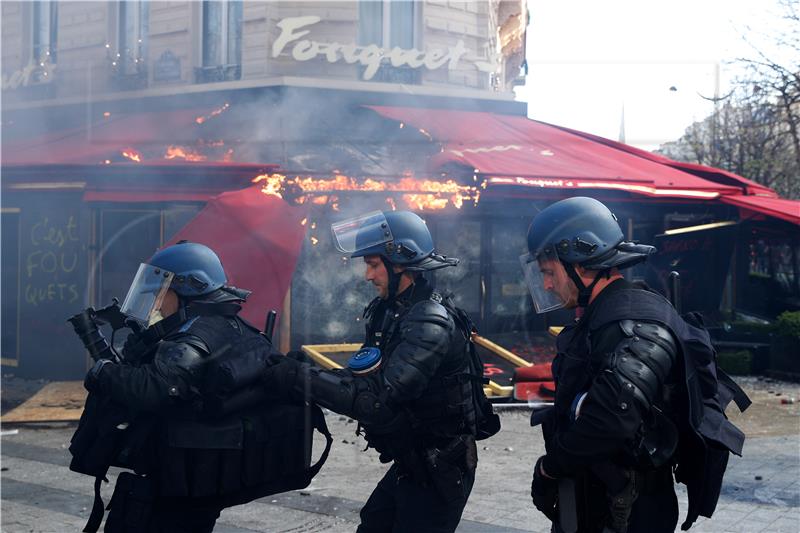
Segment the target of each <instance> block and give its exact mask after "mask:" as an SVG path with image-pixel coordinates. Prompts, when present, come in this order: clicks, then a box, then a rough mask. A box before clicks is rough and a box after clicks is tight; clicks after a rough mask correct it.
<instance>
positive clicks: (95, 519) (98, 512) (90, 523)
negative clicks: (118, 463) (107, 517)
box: [83, 469, 108, 533]
mask: <svg viewBox="0 0 800 533" xmlns="http://www.w3.org/2000/svg"><path fill="white" fill-rule="evenodd" d="M106 472H108V469H106ZM104 481H105V482H106V483H108V478H106V474H105V472H104V473H103V474H102V475H98V476H97V477H95V478H94V503H92V511H91V512H90V513H89V519H88V520H87V521H86V525H85V526H84V527H83V533H96V532H97V530H98V529H100V523H101V522H102V521H103V514H105V506H104V504H103V497H102V496H101V495H100V485H101V484H102V483H103V482H104Z"/></svg>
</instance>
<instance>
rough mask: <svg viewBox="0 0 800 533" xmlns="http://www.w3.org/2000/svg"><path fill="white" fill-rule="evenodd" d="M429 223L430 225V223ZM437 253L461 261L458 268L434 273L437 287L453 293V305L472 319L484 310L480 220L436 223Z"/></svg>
mask: <svg viewBox="0 0 800 533" xmlns="http://www.w3.org/2000/svg"><path fill="white" fill-rule="evenodd" d="M429 223H430V222H429ZM434 242H435V243H437V246H436V250H437V251H438V252H441V253H443V254H444V255H446V256H449V257H457V258H458V259H460V263H459V264H458V266H456V267H454V268H443V269H442V270H436V271H434V273H433V276H434V281H435V285H436V287H437V288H438V289H440V290H442V291H444V292H452V293H453V303H455V304H456V305H457V306H458V307H460V308H461V309H463V310H464V311H466V312H467V313H469V314H470V316H471V317H472V319H473V320H477V319H478V318H479V317H480V310H481V224H480V222H478V221H477V220H463V219H459V218H445V219H442V220H440V221H438V222H437V224H436V228H435V234H434Z"/></svg>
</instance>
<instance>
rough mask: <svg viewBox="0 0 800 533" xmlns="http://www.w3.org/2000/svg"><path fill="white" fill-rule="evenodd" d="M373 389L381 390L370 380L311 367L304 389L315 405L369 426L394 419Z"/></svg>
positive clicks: (392, 413)
mask: <svg viewBox="0 0 800 533" xmlns="http://www.w3.org/2000/svg"><path fill="white" fill-rule="evenodd" d="M373 389H378V385H377V382H374V380H372V379H371V378H370V377H354V376H350V375H348V374H346V373H344V372H331V371H329V370H322V369H320V368H309V369H308V372H307V374H306V379H305V390H306V391H307V392H308V394H310V396H311V398H312V399H313V401H314V402H315V403H317V404H319V405H321V406H322V407H326V408H328V409H330V410H331V411H333V412H335V413H339V414H342V415H345V416H349V417H350V418H354V419H356V420H358V421H359V422H364V423H367V424H372V423H380V422H383V421H385V420H390V419H391V418H392V417H393V416H394V412H393V411H392V410H391V409H390V408H389V407H388V406H387V405H386V401H385V400H384V399H383V398H381V395H379V394H378V393H376V392H375V390H373Z"/></svg>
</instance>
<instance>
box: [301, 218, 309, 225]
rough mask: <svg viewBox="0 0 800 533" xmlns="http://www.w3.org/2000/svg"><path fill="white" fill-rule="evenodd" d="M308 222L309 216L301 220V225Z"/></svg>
mask: <svg viewBox="0 0 800 533" xmlns="http://www.w3.org/2000/svg"><path fill="white" fill-rule="evenodd" d="M306 222H308V218H304V219H303V220H301V221H300V225H301V226H305V225H306Z"/></svg>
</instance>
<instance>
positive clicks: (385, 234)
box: [331, 211, 394, 254]
mask: <svg viewBox="0 0 800 533" xmlns="http://www.w3.org/2000/svg"><path fill="white" fill-rule="evenodd" d="M331 231H332V232H333V243H334V244H335V245H336V248H337V249H338V250H339V251H340V252H344V253H346V254H354V253H357V252H362V251H364V250H367V249H369V248H372V247H373V246H376V245H379V244H384V243H387V242H390V241H392V240H394V238H393V236H392V230H391V229H390V228H389V223H388V222H386V217H385V216H383V213H381V212H380V211H373V212H371V213H367V214H366V215H361V216H358V217H355V218H350V219H347V220H343V221H341V222H335V223H333V224H331Z"/></svg>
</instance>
